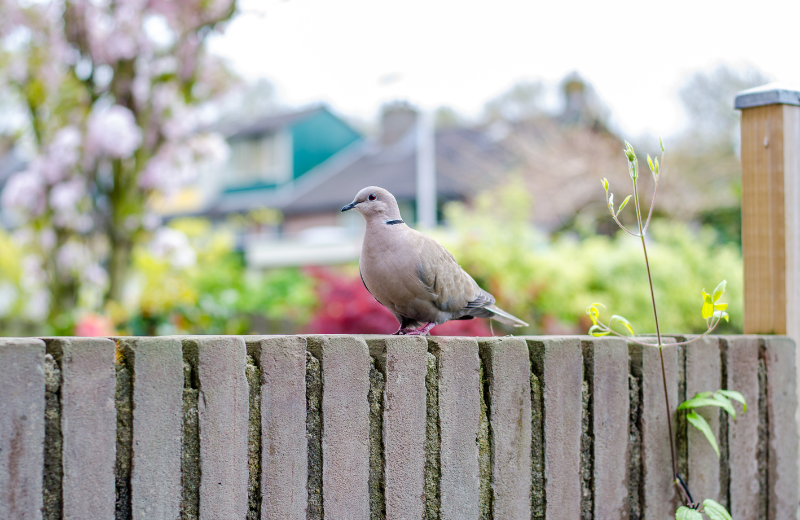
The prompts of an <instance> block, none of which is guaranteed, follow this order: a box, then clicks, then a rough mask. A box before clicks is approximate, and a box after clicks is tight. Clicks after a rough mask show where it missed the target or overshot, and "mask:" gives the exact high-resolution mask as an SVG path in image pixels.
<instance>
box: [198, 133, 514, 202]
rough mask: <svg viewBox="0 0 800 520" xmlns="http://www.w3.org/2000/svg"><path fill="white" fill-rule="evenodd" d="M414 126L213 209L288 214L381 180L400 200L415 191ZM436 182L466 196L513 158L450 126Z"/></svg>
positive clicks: (441, 141) (448, 195)
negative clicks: (386, 141) (268, 210)
mask: <svg viewBox="0 0 800 520" xmlns="http://www.w3.org/2000/svg"><path fill="white" fill-rule="evenodd" d="M416 139H417V136H416V129H415V128H412V129H411V130H410V131H408V132H407V133H406V134H405V135H404V136H403V137H402V138H401V139H399V140H397V141H396V142H394V143H392V144H389V145H382V144H380V142H378V141H364V142H358V143H355V144H353V145H351V146H350V147H348V148H347V149H345V150H343V151H342V152H340V153H338V154H337V155H336V156H334V157H333V158H331V159H330V160H328V161H326V162H325V163H323V164H321V165H320V166H318V167H317V168H315V169H314V170H312V171H310V172H308V173H307V174H306V175H304V176H303V177H301V178H300V179H298V180H297V181H296V182H295V184H294V186H291V187H287V188H283V189H278V190H276V191H274V192H272V193H269V192H267V191H265V190H259V191H255V190H254V191H252V192H245V193H227V194H225V195H223V196H222V198H221V199H220V200H219V201H218V203H217V204H215V205H214V207H212V208H211V210H210V211H209V212H210V213H217V214H219V213H227V212H230V211H243V210H248V209H254V208H257V207H264V206H270V207H275V208H278V209H280V210H282V211H283V212H284V213H285V214H287V215H292V214H302V213H315V212H328V211H335V210H338V209H339V208H341V207H342V206H343V205H344V204H346V203H347V202H349V201H351V200H352V199H353V196H354V195H355V194H356V193H358V191H360V190H361V189H362V188H364V187H365V186H371V185H374V186H380V187H382V188H384V189H387V190H389V191H390V192H391V193H392V194H394V196H395V197H396V198H397V199H398V200H413V199H414V198H415V197H416V189H417V186H416V184H417V183H416ZM435 139H436V143H435V149H436V185H437V186H436V187H437V192H438V194H439V197H440V198H444V199H449V200H453V199H464V198H467V197H469V196H471V195H473V194H474V193H476V192H478V191H480V190H481V189H484V188H486V187H488V186H489V185H490V184H492V182H493V181H494V180H496V179H497V178H498V177H499V176H500V175H501V174H502V173H504V172H505V171H506V170H508V168H509V167H510V166H511V165H512V164H513V162H514V161H515V158H514V156H513V155H512V154H511V152H509V151H508V150H507V149H506V148H504V147H503V146H501V145H500V144H498V143H497V142H494V141H493V140H492V139H490V138H489V137H488V136H487V135H486V134H485V133H483V132H481V131H478V130H473V129H468V128H451V129H444V130H440V131H438V132H437V133H436V137H435Z"/></svg>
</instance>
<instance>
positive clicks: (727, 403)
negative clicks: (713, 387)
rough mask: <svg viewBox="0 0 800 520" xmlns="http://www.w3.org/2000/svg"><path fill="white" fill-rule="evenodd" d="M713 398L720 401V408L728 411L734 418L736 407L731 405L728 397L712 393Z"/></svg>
mask: <svg viewBox="0 0 800 520" xmlns="http://www.w3.org/2000/svg"><path fill="white" fill-rule="evenodd" d="M714 399H715V400H717V401H719V402H720V403H722V409H723V410H725V411H726V412H728V414H729V415H732V416H733V418H734V419H736V409H735V408H734V407H733V403H731V400H730V399H728V398H727V397H725V396H724V395H722V394H719V393H717V394H714ZM731 412H733V413H731Z"/></svg>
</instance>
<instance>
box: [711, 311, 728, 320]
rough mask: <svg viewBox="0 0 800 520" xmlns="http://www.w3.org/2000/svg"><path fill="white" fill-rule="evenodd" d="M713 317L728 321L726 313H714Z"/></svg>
mask: <svg viewBox="0 0 800 520" xmlns="http://www.w3.org/2000/svg"><path fill="white" fill-rule="evenodd" d="M713 316H714V317H715V318H718V319H721V320H725V321H728V313H727V312H725V311H714V314H713Z"/></svg>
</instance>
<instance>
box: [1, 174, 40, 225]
mask: <svg viewBox="0 0 800 520" xmlns="http://www.w3.org/2000/svg"><path fill="white" fill-rule="evenodd" d="M0 202H2V204H3V206H4V207H6V208H12V209H16V210H18V211H22V212H25V213H31V214H34V215H38V214H39V213H41V212H42V210H44V204H45V196H44V179H43V178H42V176H41V175H40V174H39V172H37V171H35V170H31V169H28V170H25V171H23V172H20V173H16V174H14V175H12V176H11V178H10V179H8V182H7V183H6V187H5V188H4V189H3V195H2V197H0Z"/></svg>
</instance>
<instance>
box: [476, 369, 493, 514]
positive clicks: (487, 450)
mask: <svg viewBox="0 0 800 520" xmlns="http://www.w3.org/2000/svg"><path fill="white" fill-rule="evenodd" d="M483 361H484V360H481V363H480V364H479V365H478V378H479V381H480V385H481V388H480V390H481V391H480V400H481V413H480V422H479V425H478V439H477V443H478V480H479V482H480V488H479V491H478V513H479V518H480V520H491V518H492V498H493V496H492V495H493V493H492V444H491V442H492V441H491V431H490V430H491V424H490V420H489V413H490V411H489V407H490V404H491V403H490V397H489V384H490V382H489V378H490V376H491V365H490V364H489V368H488V370H487V369H485V368H484V366H483V365H484V362H483ZM487 372H489V373H488V374H487Z"/></svg>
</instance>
